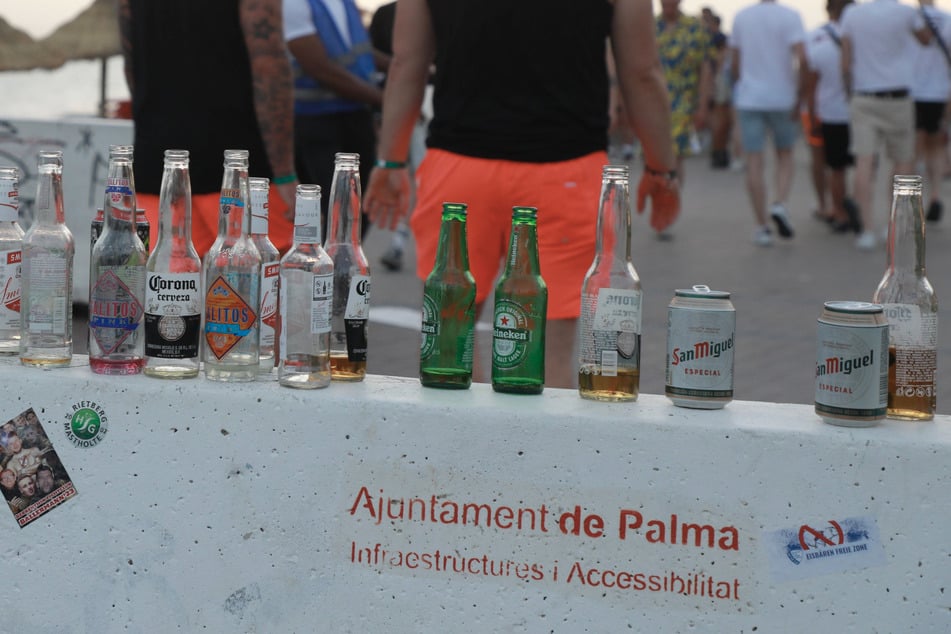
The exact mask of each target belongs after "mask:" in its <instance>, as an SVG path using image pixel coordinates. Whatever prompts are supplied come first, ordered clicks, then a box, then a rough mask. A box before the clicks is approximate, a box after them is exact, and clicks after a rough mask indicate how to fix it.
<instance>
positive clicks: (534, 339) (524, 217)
mask: <svg viewBox="0 0 951 634" xmlns="http://www.w3.org/2000/svg"><path fill="white" fill-rule="evenodd" d="M537 213H538V210H536V209H535V208H534V207H515V208H513V209H512V237H511V240H510V241H509V254H508V258H507V259H506V264H505V271H504V272H503V273H502V277H500V278H499V281H498V284H496V285H495V314H494V317H493V320H492V325H493V329H492V333H493V334H492V389H493V390H495V391H496V392H510V393H513V394H541V392H542V390H543V389H545V316H546V312H547V310H548V287H547V286H546V285H545V280H543V279H542V275H541V270H540V267H539V265H538V232H537V229H536V218H537Z"/></svg>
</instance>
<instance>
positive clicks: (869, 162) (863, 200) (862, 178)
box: [854, 154, 875, 231]
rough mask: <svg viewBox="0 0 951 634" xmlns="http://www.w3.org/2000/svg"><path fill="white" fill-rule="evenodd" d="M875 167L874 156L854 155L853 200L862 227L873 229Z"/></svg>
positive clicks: (868, 229) (866, 229)
mask: <svg viewBox="0 0 951 634" xmlns="http://www.w3.org/2000/svg"><path fill="white" fill-rule="evenodd" d="M874 169H875V156H874V155H871V154H870V155H868V156H856V157H855V176H854V179H855V186H854V192H855V202H856V203H857V204H858V206H859V213H860V214H861V217H862V229H863V230H864V231H872V230H873V222H872V220H873V218H872V172H873V171H874Z"/></svg>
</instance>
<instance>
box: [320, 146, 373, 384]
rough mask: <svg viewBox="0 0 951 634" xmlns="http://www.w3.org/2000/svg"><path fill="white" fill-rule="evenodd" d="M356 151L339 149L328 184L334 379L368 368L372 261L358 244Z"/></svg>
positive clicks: (358, 376)
mask: <svg viewBox="0 0 951 634" xmlns="http://www.w3.org/2000/svg"><path fill="white" fill-rule="evenodd" d="M360 206H361V191H360V155H359V154H345V153H342V152H339V153H337V155H336V157H335V161H334V180H333V183H332V185H331V187H330V232H329V236H328V240H327V244H326V250H327V255H329V256H330V259H331V260H333V263H334V288H333V290H334V303H333V311H332V317H331V326H330V371H331V374H332V376H333V380H334V381H362V380H363V379H364V377H365V376H366V373H367V322H368V321H369V318H370V265H369V263H368V262H367V258H366V255H364V253H363V247H362V246H361V244H360V220H361V218H360Z"/></svg>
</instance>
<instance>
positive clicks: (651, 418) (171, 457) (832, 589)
mask: <svg viewBox="0 0 951 634" xmlns="http://www.w3.org/2000/svg"><path fill="white" fill-rule="evenodd" d="M83 362H84V358H77V359H76V362H75V364H74V365H75V366H76V367H73V368H70V369H66V370H61V371H39V370H32V369H26V368H21V367H20V366H19V365H18V363H17V362H16V360H15V359H4V360H2V361H0V384H2V385H3V388H2V390H3V392H2V394H3V403H4V409H5V411H4V412H3V416H2V420H7V419H10V418H13V417H14V416H16V415H17V414H19V413H20V412H22V411H24V410H26V409H27V408H30V407H32V408H34V410H35V411H36V412H37V413H38V415H39V418H40V420H41V422H42V423H43V426H44V428H45V429H46V431H47V434H48V436H49V438H50V440H51V441H52V443H53V446H54V448H55V449H56V451H57V452H58V454H59V456H60V458H61V460H62V462H63V464H64V466H65V468H66V469H67V470H68V471H69V474H70V476H71V478H72V482H73V484H74V485H75V488H76V490H77V491H78V495H77V496H76V497H74V498H72V499H69V500H67V501H66V502H65V503H63V504H62V505H61V506H58V507H56V508H54V509H52V510H51V511H50V512H49V513H47V514H46V515H43V516H42V517H40V518H39V519H38V520H36V521H35V522H33V523H32V524H29V525H28V526H25V527H24V528H22V529H21V528H19V527H18V525H17V523H16V521H15V520H14V519H13V516H12V514H10V513H8V512H6V511H3V509H0V543H2V546H0V557H2V560H3V561H4V567H3V570H4V573H5V574H4V577H5V579H6V582H7V583H6V587H5V591H4V592H3V593H2V596H3V598H2V599H0V612H2V614H3V623H4V626H5V627H11V628H12V631H36V632H65V631H76V632H82V631H97V632H102V633H105V632H119V631H127V630H138V631H148V630H150V629H152V630H154V631H159V630H160V631H187V632H192V631H201V630H202V629H203V628H207V630H208V631H214V632H260V631H265V632H314V631H320V632H350V631H353V632H436V631H440V632H444V631H471V630H473V629H478V630H479V631H485V632H541V631H545V632H548V631H557V632H580V631H592V632H604V631H614V630H621V629H625V628H628V627H630V628H633V631H664V632H675V631H684V630H687V629H691V628H694V629H696V631H717V632H726V631H732V632H739V631H743V632H750V631H765V632H772V631H837V630H854V631H863V632H871V631H881V632H899V631H914V632H926V631H935V632H945V631H947V628H948V624H949V623H951V566H949V563H951V562H949V557H951V549H949V544H951V538H949V537H948V531H947V527H948V526H949V525H951V504H949V503H948V502H947V492H948V490H951V467H949V460H948V456H949V455H951V426H949V422H951V421H949V419H948V417H944V416H939V417H937V419H936V421H935V422H934V423H930V424H903V423H897V422H892V421H887V422H885V423H884V424H882V425H881V426H879V427H876V428H872V429H865V430H851V429H845V428H837V427H831V426H828V425H825V424H823V423H822V422H821V421H820V420H819V419H818V417H816V416H815V414H814V412H813V411H812V408H811V407H807V406H801V405H777V404H770V403H753V402H734V403H732V404H731V405H729V406H728V407H727V408H726V409H724V410H720V411H712V412H705V411H696V410H686V409H679V408H675V407H673V406H672V405H670V404H669V402H668V401H667V400H666V399H665V398H663V397H660V396H653V395H642V396H641V398H640V399H639V401H638V402H637V403H636V404H626V405H609V404H600V403H592V402H588V401H583V400H581V399H580V398H578V396H577V394H576V393H575V392H573V391H566V390H557V389H546V390H545V392H544V394H543V395H541V396H540V397H517V396H508V395H499V394H495V393H493V392H492V391H491V388H490V387H489V386H488V385H481V384H478V385H474V386H473V388H472V389H471V390H468V391H461V392H450V391H446V392H443V391H437V390H426V389H423V388H422V387H420V385H419V384H418V382H417V381H415V380H410V379H398V378H392V377H382V376H370V377H368V378H367V380H366V381H365V382H364V383H359V384H350V385H347V384H339V385H338V384H334V385H332V386H331V387H330V388H328V389H325V390H319V391H315V392H297V391H293V390H289V389H285V388H280V387H278V386H277V385H276V384H274V383H256V384H253V385H247V384H245V385H222V384H217V383H213V382H209V381H206V380H204V379H199V380H193V381H187V382H163V381H158V380H152V379H147V378H145V377H127V378H106V377H101V376H98V375H94V374H92V373H91V372H90V371H89V369H88V368H87V367H82V365H83ZM83 401H93V402H95V403H96V404H97V405H98V406H99V407H100V408H101V409H102V410H103V411H104V412H105V416H106V418H107V432H106V433H105V435H104V436H103V437H102V440H101V442H99V443H98V444H96V445H95V446H91V447H79V446H74V445H73V444H71V443H70V441H69V440H68V439H67V437H66V433H65V430H64V423H65V422H67V421H68V420H69V416H70V414H71V412H72V411H73V410H74V406H75V405H77V404H79V403H81V402H83ZM381 514H382V517H381ZM384 551H385V552H384ZM155 628H158V629H155Z"/></svg>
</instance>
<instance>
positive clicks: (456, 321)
mask: <svg viewBox="0 0 951 634" xmlns="http://www.w3.org/2000/svg"><path fill="white" fill-rule="evenodd" d="M475 297H476V283H475V278H473V277H472V273H471V272H470V271H469V248H468V245H467V242H466V205H464V204H462V203H443V206H442V225H441V226H440V229H439V246H438V247H437V250H436V262H435V264H434V265H433V270H432V272H431V273H430V274H429V277H427V278H426V283H425V285H424V286H423V324H422V338H421V341H420V348H419V380H420V382H421V383H422V384H423V385H425V386H427V387H442V388H455V389H466V388H468V387H469V386H470V385H471V384H472V349H473V336H474V333H475V317H476V315H475Z"/></svg>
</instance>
